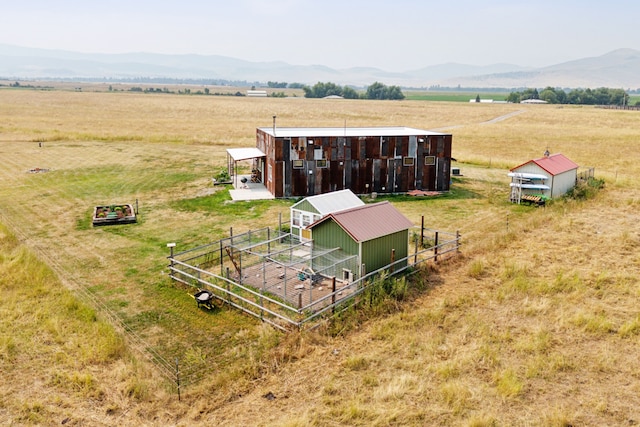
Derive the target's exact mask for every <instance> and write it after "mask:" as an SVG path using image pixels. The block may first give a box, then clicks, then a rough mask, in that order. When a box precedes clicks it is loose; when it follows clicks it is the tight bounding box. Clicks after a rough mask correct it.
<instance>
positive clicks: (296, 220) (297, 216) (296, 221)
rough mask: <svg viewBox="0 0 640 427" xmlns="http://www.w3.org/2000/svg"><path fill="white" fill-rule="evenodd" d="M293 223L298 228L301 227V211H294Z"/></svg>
mask: <svg viewBox="0 0 640 427" xmlns="http://www.w3.org/2000/svg"><path fill="white" fill-rule="evenodd" d="M291 223H292V224H293V225H294V226H296V227H300V211H293V218H291Z"/></svg>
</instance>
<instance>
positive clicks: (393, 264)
mask: <svg viewBox="0 0 640 427" xmlns="http://www.w3.org/2000/svg"><path fill="white" fill-rule="evenodd" d="M390 265H391V268H390V269H389V270H391V274H393V269H394V267H395V266H396V250H395V249H391V264H390Z"/></svg>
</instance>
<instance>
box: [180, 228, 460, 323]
mask: <svg viewBox="0 0 640 427" xmlns="http://www.w3.org/2000/svg"><path fill="white" fill-rule="evenodd" d="M410 244H411V245H412V246H413V253H411V254H410V255H409V256H408V257H406V258H402V259H394V254H393V253H392V254H389V264H388V265H387V266H385V267H384V268H380V269H377V270H375V271H370V272H365V271H364V266H362V265H360V260H359V259H358V256H357V255H348V254H345V253H344V252H343V251H342V250H341V249H340V248H321V247H317V246H316V245H314V243H313V241H310V242H301V241H299V240H298V239H297V237H296V236H293V235H291V234H289V233H283V232H281V231H279V230H273V229H271V228H264V229H260V230H255V231H249V232H246V233H243V234H239V235H235V236H230V237H228V238H225V239H222V240H219V241H217V242H213V243H210V244H207V245H204V246H200V247H197V248H194V249H190V250H187V251H183V252H179V253H175V254H174V253H173V248H172V253H171V255H170V256H169V257H168V258H169V262H170V264H169V275H170V277H171V278H172V279H173V280H175V281H177V282H179V283H183V284H185V285H188V286H192V287H193V288H194V290H196V289H197V290H208V291H210V292H211V293H212V294H213V297H214V298H215V299H217V300H218V301H221V302H223V303H225V304H228V305H229V306H232V307H235V308H237V309H239V310H241V311H243V312H245V313H247V314H250V315H252V316H255V317H257V318H259V319H261V320H262V321H264V322H267V323H269V324H271V325H273V326H274V327H276V328H278V329H281V330H288V329H291V328H303V327H305V326H307V325H310V324H312V322H313V321H315V320H318V319H320V318H323V317H327V316H330V315H332V314H334V313H336V311H339V310H342V309H343V308H345V307H348V306H350V305H351V304H352V303H353V302H354V300H355V297H356V296H357V295H359V294H361V293H362V292H363V291H364V290H365V289H366V288H367V287H368V286H370V285H371V284H372V283H375V278H376V276H378V275H379V273H381V272H383V271H386V272H388V275H390V276H393V275H396V274H399V273H401V272H403V271H405V270H407V269H408V268H413V267H415V266H417V265H418V264H420V263H423V262H426V261H429V260H435V261H437V260H438V257H442V256H445V255H446V254H449V253H454V252H457V251H458V249H459V246H460V235H459V233H457V232H456V233H445V232H438V231H435V230H428V229H425V228H424V227H417V231H413V232H412V238H411V243H410ZM410 252H411V251H410ZM387 277H388V276H387Z"/></svg>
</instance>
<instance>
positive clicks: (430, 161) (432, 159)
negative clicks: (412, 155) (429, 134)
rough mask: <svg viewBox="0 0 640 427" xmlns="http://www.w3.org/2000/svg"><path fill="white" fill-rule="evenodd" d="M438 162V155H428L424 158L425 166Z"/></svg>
mask: <svg viewBox="0 0 640 427" xmlns="http://www.w3.org/2000/svg"><path fill="white" fill-rule="evenodd" d="M435 164H436V156H426V157H425V158H424V165H425V166H433V165H435Z"/></svg>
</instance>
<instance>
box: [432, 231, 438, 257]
mask: <svg viewBox="0 0 640 427" xmlns="http://www.w3.org/2000/svg"><path fill="white" fill-rule="evenodd" d="M433 261H434V262H438V232H437V231H436V241H435V245H433Z"/></svg>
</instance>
